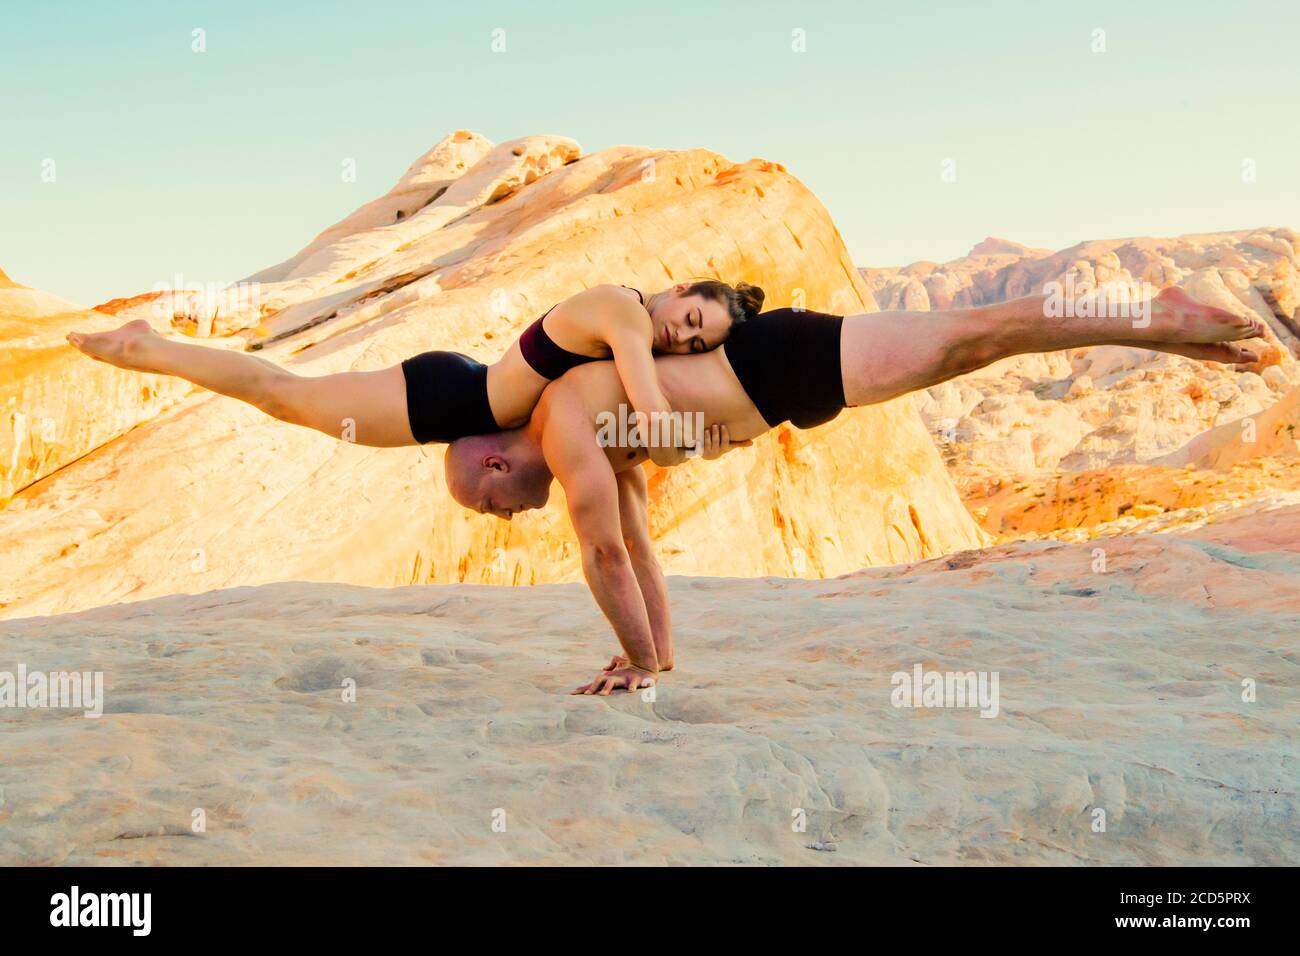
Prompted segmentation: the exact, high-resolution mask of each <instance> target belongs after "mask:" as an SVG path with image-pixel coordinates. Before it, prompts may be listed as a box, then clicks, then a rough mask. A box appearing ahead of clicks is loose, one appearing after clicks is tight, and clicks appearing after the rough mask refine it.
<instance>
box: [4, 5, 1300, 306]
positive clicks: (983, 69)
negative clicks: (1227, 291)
mask: <svg viewBox="0 0 1300 956" xmlns="http://www.w3.org/2000/svg"><path fill="white" fill-rule="evenodd" d="M1298 10H1300V4H1298V3H1295V2H1294V0H1273V2H1259V0H1241V2H1234V3H1223V2H1219V0H1216V2H1212V3H1211V2H1202V0H1179V2H1172V0H1171V2H1158V3H1157V2H1144V3H1141V4H1137V3H1133V2H1131V0H1129V2H1109V0H1104V2H1096V0H1093V2H1028V0H1026V2H1006V3H998V2H987V3H969V2H918V3H910V2H909V3H904V2H896V3H888V4H886V3H877V2H863V0H858V2H831V0H824V2H818V0H786V2H773V0H741V2H721V0H709V2H691V3H684V2H675V0H662V2H658V3H635V2H622V0H620V2H613V0H610V2H607V3H594V2H581V0H550V2H538V0H527V2H514V0H511V2H491V0H460V2H457V3H448V4H444V3H439V2H428V0H425V2H398V0H391V2H390V0H366V2H342V0H332V2H331V0H312V2H296V0H275V2H273V3H270V2H244V0H222V2H220V3H217V2H186V0H168V2H163V0H131V2H122V3H109V2H100V3H92V2H73V0H62V2H58V3H42V4H23V5H21V6H20V5H18V4H5V5H4V7H3V12H0V90H2V91H3V95H4V102H5V105H6V114H7V115H6V117H5V119H4V122H3V129H4V133H5V135H4V138H3V147H2V148H0V223H2V224H3V226H2V228H0V268H3V269H4V270H5V271H7V272H8V273H9V274H10V275H11V276H12V277H13V278H15V279H16V280H18V281H21V282H25V283H27V284H29V285H34V286H37V287H40V288H44V289H48V290H50V291H52V292H56V293H59V294H60V295H63V296H65V297H67V298H70V299H72V300H73V301H76V302H79V303H81V304H84V305H94V304H97V303H98V302H101V301H103V300H105V299H108V298H111V297H114V296H119V295H130V294H134V293H138V292H142V291H147V290H148V289H150V288H151V287H152V286H153V285H154V284H155V283H159V282H165V281H169V280H170V279H171V278H172V276H173V275H174V274H175V273H181V274H183V275H184V277H185V279H186V281H188V282H217V281H233V280H236V279H239V278H242V277H243V276H245V275H247V274H249V273H251V272H253V271H255V270H257V269H259V268H261V267H263V266H266V265H269V264H271V263H273V262H276V261H279V260H280V259H283V258H285V257H287V256H288V255H290V254H292V253H293V252H295V251H296V250H297V249H298V248H300V247H301V246H302V245H304V244H305V243H306V242H307V241H308V240H309V239H310V238H311V237H312V236H314V235H315V234H316V233H317V232H318V231H319V230H320V229H321V228H323V227H324V226H326V225H328V224H329V223H331V222H334V221H335V220H337V219H339V218H340V217H342V216H343V215H345V214H346V213H347V212H349V211H351V210H352V209H354V208H356V207H357V206H359V205H360V204H361V203H363V202H365V201H366V200H368V199H370V198H372V197H373V196H376V195H378V194H380V193H382V192H384V191H386V190H387V189H388V188H389V186H391V185H392V183H393V182H394V181H395V180H396V178H397V177H398V176H399V175H401V173H402V171H403V170H404V169H405V168H406V166H407V165H408V164H409V163H410V162H411V160H412V159H414V158H415V157H416V156H418V155H419V154H420V153H422V152H423V151H424V150H426V149H427V148H428V147H429V146H431V145H432V144H433V143H434V142H436V141H437V140H438V139H439V138H441V137H442V136H443V135H444V134H445V133H447V132H450V131H451V130H454V129H457V128H459V127H466V128H469V129H473V130H476V131H478V132H480V133H482V134H484V135H485V136H487V137H489V138H491V139H492V140H495V141H498V142H499V141H502V140H505V139H511V138H513V137H516V136H522V135H527V134H531V133H558V134H561V135H565V136H571V137H573V138H574V139H576V140H578V142H579V143H581V144H582V146H583V148H584V150H586V151H587V152H594V151H597V150H600V149H603V148H605V147H608V146H612V145H616V144H620V143H632V144H640V145H649V146H656V147H674V148H685V147H695V146H706V147H709V148H711V149H714V150H717V151H718V152H721V153H723V154H725V155H726V156H728V157H730V158H732V159H735V160H744V159H748V158H750V157H752V156H762V157H764V158H767V159H772V160H776V161H778V162H781V163H784V164H785V165H786V166H787V167H788V168H789V169H790V170H791V171H792V172H793V173H794V174H795V175H796V176H798V177H799V178H800V179H802V180H803V181H804V182H805V183H807V184H808V186H810V187H811V188H812V189H813V190H814V191H815V192H816V193H817V195H818V196H819V197H820V198H821V200H822V201H823V202H824V203H825V204H826V205H827V207H829V209H830V210H831V213H832V215H833V216H834V218H835V222H836V224H837V225H838V226H839V228H840V231H841V232H842V233H843V235H844V237H845V240H846V242H847V243H848V246H849V249H850V252H851V253H852V254H853V256H854V259H855V260H856V261H857V263H858V264H859V265H897V264H902V263H906V262H910V261H913V260H916V259H923V258H924V259H937V260H944V259H950V258H954V257H956V256H960V255H962V254H964V253H965V252H966V251H967V250H968V249H969V248H970V246H971V245H972V244H974V243H975V242H977V241H979V240H980V239H981V238H983V237H984V236H986V235H997V236H1004V237H1007V238H1011V239H1015V240H1017V241H1020V242H1025V243H1028V244H1030V245H1039V246H1049V247H1053V248H1058V247H1062V246H1066V245H1070V244H1072V243H1074V242H1078V241H1080V240H1082V239H1091V238H1108V237H1116V236H1125V235H1141V234H1149V235H1169V234H1177V233H1181V232H1200V231H1212V230H1220V229H1237V228H1246V227H1251V226H1262V225H1286V226H1292V227H1300V65H1298V64H1297V62H1296V59H1295V53H1294V51H1295V39H1296V36H1297V35H1298V34H1300V12H1297V11H1298ZM195 27H202V28H204V29H206V31H207V48H208V49H207V52H206V53H203V54H196V53H192V52H191V49H190V45H191V31H192V29H193V28H195ZM496 27H501V28H504V29H505V31H506V43H507V51H506V52H505V53H503V54H501V53H496V54H494V53H493V52H491V49H490V40H491V31H492V30H493V28H496ZM795 28H800V29H802V30H804V31H806V36H807V52H805V53H794V52H792V51H791V31H792V30H794V29H795ZM1095 28H1102V29H1104V30H1105V40H1106V52H1105V53H1100V54H1098V53H1093V52H1092V51H1091V45H1092V42H1093V30H1094V29H1095ZM344 157H353V158H355V159H356V161H357V170H358V181H357V182H355V183H344V182H342V181H341V176H340V168H341V167H340V163H341V161H342V159H343V158H344ZM945 158H952V159H955V160H956V164H957V165H956V169H957V182H955V183H944V182H942V181H941V178H940V168H941V163H942V161H943V160H944V159H945ZM46 159H53V160H54V161H55V172H56V176H57V178H56V181H55V182H53V183H45V182H42V181H41V171H42V163H43V161H44V160H46ZM1246 159H1250V160H1253V161H1254V163H1255V167H1256V170H1257V181H1255V182H1253V183H1244V182H1243V181H1242V162H1243V160H1246Z"/></svg>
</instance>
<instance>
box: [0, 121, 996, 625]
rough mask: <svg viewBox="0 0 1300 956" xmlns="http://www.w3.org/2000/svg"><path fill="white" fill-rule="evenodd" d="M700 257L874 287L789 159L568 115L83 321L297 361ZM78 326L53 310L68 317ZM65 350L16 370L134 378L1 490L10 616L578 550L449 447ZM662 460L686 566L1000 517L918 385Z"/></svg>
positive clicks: (718, 268) (426, 168)
mask: <svg viewBox="0 0 1300 956" xmlns="http://www.w3.org/2000/svg"><path fill="white" fill-rule="evenodd" d="M390 218H391V221H389V219H390ZM702 274H703V275H717V276H721V277H724V278H726V279H728V280H732V281H736V280H741V279H744V280H748V281H750V282H755V283H757V284H759V285H761V286H763V287H764V289H766V290H767V292H768V296H769V298H768V302H769V303H770V305H771V306H773V307H775V306H779V305H783V304H788V303H789V302H791V301H792V300H793V299H794V298H795V297H796V296H798V297H800V300H801V301H803V302H804V303H805V304H806V305H807V307H809V308H818V309H826V310H834V311H841V312H852V311H864V310H870V309H872V308H874V303H873V302H872V299H871V295H870V293H869V292H868V291H867V289H866V286H865V285H864V283H863V282H862V280H861V279H860V278H859V277H858V276H857V273H856V271H855V270H854V268H853V266H852V264H851V262H850V261H849V258H848V255H847V253H846V251H845V249H844V246H843V243H842V242H841V240H840V237H839V234H838V233H837V231H836V230H835V227H834V225H833V224H832V222H831V220H830V218H829V216H828V215H827V213H826V211H825V209H824V208H823V207H822V206H821V204H820V203H819V202H818V201H817V200H816V198H815V197H813V195H812V194H811V193H809V192H808V190H807V189H805V188H804V187H803V186H802V185H801V184H800V183H799V182H798V181H797V180H795V179H794V178H793V177H792V176H790V175H789V174H788V173H787V172H786V171H785V170H784V169H783V168H782V167H781V166H779V165H776V164H774V163H768V162H763V161H759V160H753V161H750V162H747V163H742V164H733V163H731V162H729V161H727V160H726V159H724V158H723V157H721V156H719V155H717V154H716V153H712V152H709V151H707V150H689V151H682V152H671V151H659V150H648V149H640V148H632V147H619V148H615V149H610V150H606V151H604V152H602V153H599V154H596V155H592V156H585V157H582V156H580V154H579V151H578V148H577V146H576V144H574V143H573V142H572V141H570V140H566V139H563V138H561V137H546V136H543V137H528V138H525V139H520V140H514V141H511V142H508V143H503V144H501V145H498V146H495V147H494V146H491V145H490V144H488V143H487V142H486V141H484V140H483V139H482V138H481V137H478V136H475V135H473V134H470V133H464V132H461V133H456V134H453V135H452V136H449V137H447V138H446V139H445V140H443V142H441V143H439V144H438V145H437V146H435V147H434V149H433V150H431V151H430V152H429V153H427V154H426V155H425V156H424V157H422V158H421V159H420V160H418V161H417V162H416V163H415V164H414V165H413V166H412V167H411V169H410V170H408V172H407V173H406V175H404V176H403V177H402V179H401V181H400V182H399V183H398V184H397V186H396V187H394V189H393V190H392V191H390V192H389V193H388V194H387V195H386V196H383V197H381V198H380V199H378V200H375V201H373V202H371V203H369V204H367V205H365V206H363V207H362V208H361V209H359V210H358V211H357V212H356V213H354V214H353V215H352V216H349V217H348V218H347V219H345V220H343V222H341V223H339V224H337V225H336V226H334V227H331V228H330V229H327V230H325V231H324V232H323V233H321V235H320V236H319V237H317V239H315V240H313V242H311V243H310V244H309V245H308V246H307V247H306V248H305V249H303V250H302V251H301V252H300V253H298V254H297V255H295V256H293V257H292V258H290V259H289V260H287V261H286V262H284V263H281V264H280V265H278V266H275V267H272V268H270V269H267V270H264V271H263V272H261V273H258V274H257V275H255V276H253V277H250V282H249V284H248V285H247V286H244V287H241V289H240V290H237V291H238V292H239V294H236V295H231V296H228V297H224V298H219V299H218V301H216V303H215V304H213V303H211V302H200V301H199V300H198V299H197V298H196V296H197V295H198V293H191V292H190V291H189V290H187V289H176V290H169V291H166V292H162V293H159V292H157V291H156V290H155V291H152V292H148V293H145V294H143V295H141V296H138V297H134V298H131V299H124V300H118V301H115V302H114V303H109V304H105V306H103V308H105V309H108V310H110V311H112V312H113V313H114V315H113V317H112V318H111V319H110V318H107V317H105V318H104V319H102V320H101V319H99V318H95V319H94V322H95V323H97V324H94V325H92V326H91V327H94V328H101V327H106V326H111V325H113V324H116V323H120V322H122V321H124V320H126V319H128V318H145V319H146V320H148V321H150V322H152V323H153V324H155V326H157V327H159V328H160V329H161V330H163V331H171V332H182V333H186V334H191V335H196V336H199V337H201V338H207V337H210V338H209V341H210V342H212V343H214V344H223V345H224V346H226V347H241V348H242V347H248V348H255V349H258V350H260V354H262V355H263V356H265V357H268V358H270V359H271V360H273V361H277V362H281V363H283V364H284V365H286V367H288V368H290V369H292V370H293V371H295V372H298V373H300V374H308V375H314V374H323V373H327V372H333V371H339V370H344V369H371V368H380V367H384V366H387V365H391V364H394V363H397V362H399V361H400V360H401V359H403V358H405V357H407V356H409V355H413V354H416V353H418V352H421V351H424V350H426V349H431V348H447V349H456V350H460V351H465V352H469V353H471V354H474V355H476V356H479V357H481V358H482V359H483V360H485V361H490V360H493V359H495V358H496V357H497V356H499V355H500V354H501V352H503V351H504V349H505V348H506V347H507V346H508V345H509V343H510V342H511V341H512V340H513V339H514V338H515V337H516V336H517V335H518V333H519V332H520V331H521V330H522V329H523V328H524V326H525V325H526V324H527V323H528V322H530V321H531V320H532V319H534V318H535V317H536V316H537V315H540V314H541V313H542V312H544V311H545V309H546V308H548V307H549V306H550V305H551V304H553V303H554V302H555V301H557V300H559V299H561V298H564V297H565V296H567V295H570V294H572V293H574V292H576V291H578V290H580V289H582V288H585V287H588V286H591V285H595V284H598V283H602V282H624V283H627V284H630V285H635V286H639V287H640V288H643V289H645V290H650V291H653V290H655V289H658V288H662V287H664V286H666V285H669V284H671V283H673V282H675V281H678V280H683V279H689V278H691V277H694V276H698V275H702ZM81 316H82V317H81V319H79V320H77V321H70V324H71V325H79V322H81V321H88V320H86V319H85V314H84V313H82V314H81ZM66 327H68V326H67V325H62V326H60V327H59V328H58V329H55V330H52V331H50V332H49V333H48V334H46V333H44V332H43V333H42V334H45V335H46V338H48V339H49V340H50V341H52V342H53V341H58V342H61V341H62V334H63V331H64V330H65V329H66ZM79 327H80V326H79ZM53 348H54V351H55V352H57V354H58V359H57V362H55V361H54V360H53V359H51V360H50V362H49V363H48V364H47V365H35V366H32V367H31V368H30V369H29V370H27V371H26V372H25V373H24V375H23V378H24V381H25V384H24V385H23V386H22V387H23V388H24V389H26V390H27V391H26V392H24V394H45V393H49V392H53V391H55V390H56V389H58V390H59V391H60V393H61V394H63V395H65V401H67V402H68V403H69V406H70V407H71V408H73V409H75V410H81V409H82V408H89V409H94V408H97V407H99V406H100V405H101V404H103V398H102V396H104V395H110V396H111V395H118V394H119V393H120V394H122V395H131V394H134V396H135V399H134V403H131V402H126V401H123V402H122V403H120V404H118V405H112V406H111V407H112V408H113V409H114V416H113V417H112V419H111V423H110V424H111V425H112V427H111V428H107V429H103V430H101V431H99V432H95V433H87V434H79V435H78V436H76V437H75V440H74V439H69V441H68V443H67V445H68V449H69V452H68V453H69V454H70V455H71V456H72V457H74V458H77V460H76V461H75V462H73V463H72V464H70V465H65V467H63V468H62V469H61V470H59V471H58V472H56V473H54V474H50V475H48V476H47V477H45V478H43V480H41V481H38V482H36V483H35V484H28V485H27V486H26V487H25V488H22V485H23V484H24V483H25V480H19V481H15V482H14V484H15V486H16V488H22V490H20V491H17V493H16V495H15V496H14V497H13V500H12V501H10V502H9V504H8V506H7V507H6V508H5V509H4V510H3V511H0V552H2V553H3V567H2V568H0V571H3V574H2V575H0V605H2V606H0V615H8V616H13V615H19V614H22V615H28V614H46V613H55V612H60V611H67V610H75V609H82V608H87V607H94V606H97V605H101V604H106V603H110V602H113V601H122V600H134V599H139V598H146V597H153V596H158V595H163V594H169V593H174V592H177V591H186V592H198V591H207V590H212V589H214V588H219V587H228V586H231V585H237V584H257V583H263V582H268V581H278V580H290V579H292V580H302V579H306V580H316V581H337V582H348V583H354V584H373V585H391V584H401V583H413V582H416V583H418V582H446V581H468V582H480V583H503V584H511V583H514V584H521V583H523V584H529V583H538V582H544V581H564V580H572V579H575V578H576V577H578V576H579V573H580V571H579V566H578V555H577V552H576V549H575V547H574V539H573V536H572V532H571V529H570V528H569V527H568V521H567V517H566V516H565V513H564V509H563V502H562V501H561V500H559V497H558V495H556V496H553V497H552V506H551V507H550V508H548V509H547V510H546V511H544V512H542V513H533V514H529V515H524V516H521V517H519V518H516V519H515V521H513V522H511V523H505V522H501V521H498V520H497V519H495V518H491V517H483V516H479V515H472V514H470V513H468V512H465V511H464V510H462V509H460V508H458V507H457V506H455V505H454V504H453V503H452V502H451V501H450V499H449V498H448V497H447V496H446V494H445V490H444V488H443V484H442V469H441V462H442V451H441V449H439V448H437V447H435V446H430V447H427V448H420V449H416V448H412V449H403V450H391V449H385V450H374V449H367V448H362V447H358V446H355V445H350V444H347V443H343V442H338V441H334V440H332V439H331V438H328V437H326V436H323V435H320V434H317V433H315V432H311V431H308V430H305V429H300V428H296V427H294V426H290V425H284V424H281V423H278V422H275V421H272V420H270V419H268V418H266V417H265V416H264V415H262V414H261V413H260V412H258V411H256V410H255V409H252V408H249V407H247V406H244V405H241V404H240V403H238V402H235V401H232V400H229V399H226V398H222V397H219V396H213V395H211V394H208V393H204V392H200V391H195V392H194V393H193V394H191V395H190V396H189V397H188V398H186V399H185V400H184V401H183V402H181V403H180V404H179V405H176V406H175V407H173V408H171V409H169V410H167V411H165V412H163V413H162V414H159V408H158V406H157V404H156V403H155V399H156V396H155V395H154V393H152V392H150V393H149V394H147V395H146V394H145V390H146V389H148V388H154V387H156V386H150V384H149V381H148V380H146V379H142V378H141V377H140V376H137V375H134V374H132V373H127V372H119V371H117V370H114V369H108V368H106V367H104V366H100V365H97V364H95V363H92V362H90V361H89V360H88V359H85V358H84V357H82V356H80V355H78V354H76V353H74V352H73V351H72V350H71V349H70V348H68V347H67V346H66V345H60V346H57V347H53ZM60 378H63V379H65V380H66V381H63V382H62V383H61V385H60V383H59V380H60ZM28 379H30V380H31V381H26V380H28ZM69 382H71V383H76V386H77V387H76V389H75V391H70V390H69V389H68V388H67V384H68V383H69ZM82 383H85V384H84V386H83V384H82ZM167 394H168V395H169V396H170V395H172V393H171V392H168V393H167ZM11 404H12V403H11ZM25 408H26V406H24V409H23V410H24V413H25ZM132 426H135V427H134V428H132ZM127 429H131V430H130V431H129V432H127ZM79 456H80V457H79ZM28 477H29V478H30V477H39V476H38V475H35V473H32V474H31V475H29V476H28ZM652 482H653V496H654V498H653V503H652V530H653V531H654V533H655V535H656V537H657V539H658V542H659V545H660V548H661V552H662V556H663V558H664V562H665V565H666V568H667V569H668V571H669V572H671V573H683V572H689V573H701V574H702V573H709V574H798V575H804V576H811V577H817V576H822V575H832V574H838V573H843V572H845V571H848V570H853V569H856V568H859V567H862V566H864V565H870V564H878V563H893V562H898V561H907V560H914V559H917V558H923V557H928V556H933V555H938V554H943V553H946V552H949V551H952V550H954V549H958V548H964V547H970V546H974V545H977V544H979V543H980V542H981V541H982V540H984V539H983V537H982V535H981V532H980V531H979V530H978V529H977V528H976V527H975V525H974V523H973V522H972V521H971V520H970V518H969V516H968V514H967V513H966V511H965V509H964V508H963V507H962V505H961V502H960V500H959V498H958V497H957V495H956V493H955V491H954V489H953V487H952V484H951V482H950V480H949V479H948V477H947V475H946V474H945V472H944V469H943V465H942V462H941V461H940V459H939V457H938V455H937V453H936V452H935V450H934V448H933V446H932V444H931V443H930V442H929V440H928V438H927V437H926V434H925V430H924V427H923V425H922V424H921V422H920V420H919V419H918V418H917V416H916V413H915V411H914V409H913V408H912V406H911V403H910V402H908V401H901V402H895V403H892V404H890V405H887V406H881V407H877V408H872V409H862V410H855V411H852V412H848V413H846V414H844V415H842V416H841V417H840V418H839V419H838V420H836V421H835V422H833V423H831V424H829V425H827V426H824V427H823V428H822V429H819V430H817V431H815V432H811V433H804V434H799V433H794V432H792V431H790V430H789V429H780V430H778V431H776V432H774V433H770V434H768V435H766V436H764V437H763V438H762V439H761V440H760V441H759V442H757V443H756V445H755V447H754V448H751V449H743V450H740V451H738V452H735V453H733V454H731V455H729V456H727V457H726V458H725V459H723V460H722V461H719V462H696V463H692V464H688V465H686V466H682V467H680V468H677V469H672V470H671V471H669V472H666V473H654V474H652Z"/></svg>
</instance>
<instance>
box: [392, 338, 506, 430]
mask: <svg viewBox="0 0 1300 956" xmlns="http://www.w3.org/2000/svg"><path fill="white" fill-rule="evenodd" d="M402 374H403V375H404V376H405V377H406V417H407V418H408V419H409V420H410V422H411V434H412V435H414V436H415V440H416V441H418V442H419V443H420V444H422V445H423V444H425V443H427V442H435V441H436V442H453V441H455V440H456V439H457V438H464V437H465V436H466V435H487V434H490V433H491V432H499V431H501V426H500V425H498V424H497V420H496V419H495V418H493V417H492V406H491V405H490V404H489V403H488V391H487V366H486V365H484V364H483V363H482V362H478V361H475V360H474V359H472V358H470V357H469V356H468V355H462V354H461V353H460V352H423V353H421V354H420V355H416V356H415V357H413V358H409V359H407V360H406V361H405V362H403V363H402Z"/></svg>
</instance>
